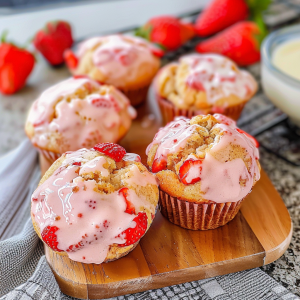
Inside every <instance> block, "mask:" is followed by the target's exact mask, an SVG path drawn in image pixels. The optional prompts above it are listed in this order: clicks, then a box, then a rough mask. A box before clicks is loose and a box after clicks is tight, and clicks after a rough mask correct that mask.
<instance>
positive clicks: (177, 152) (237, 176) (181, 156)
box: [146, 114, 260, 203]
mask: <svg viewBox="0 0 300 300" xmlns="http://www.w3.org/2000/svg"><path fill="white" fill-rule="evenodd" d="M257 146H258V143H257V141H256V140H255V139H254V138H253V137H251V136H250V135H248V134H247V133H246V132H244V131H242V130H241V129H239V128H237V127H236V123H235V122H234V121H233V120H231V119H230V118H227V117H225V116H224V115H220V114H214V115H213V116H212V115H206V116H204V115H199V116H196V117H193V118H192V119H187V118H185V117H178V118H176V119H175V120H174V121H173V122H170V123H169V124H167V125H166V126H165V127H163V128H161V129H160V130H159V131H158V133H157V134H156V135H155V137H154V139H153V141H152V143H151V144H150V145H149V146H148V148H147V150H146V154H147V155H148V165H149V166H150V167H151V169H152V172H154V173H157V174H156V176H157V179H158V180H159V184H160V188H161V189H162V190H163V191H165V192H166V193H168V194H169V195H171V196H173V197H177V198H179V199H182V200H187V201H190V202H203V203H213V202H216V203H224V202H237V201H239V200H241V199H243V198H244V197H245V196H246V195H247V194H248V193H249V192H250V191H251V189H252V186H253V185H254V184H255V182H256V181H257V180H259V178H260V165H259V162H258V159H259V152H258V149H257Z"/></svg>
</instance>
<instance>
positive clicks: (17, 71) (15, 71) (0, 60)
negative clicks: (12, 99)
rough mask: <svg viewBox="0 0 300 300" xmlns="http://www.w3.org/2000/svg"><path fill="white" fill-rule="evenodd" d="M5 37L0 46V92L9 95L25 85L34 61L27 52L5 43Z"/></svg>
mask: <svg viewBox="0 0 300 300" xmlns="http://www.w3.org/2000/svg"><path fill="white" fill-rule="evenodd" d="M5 37H6V34H4V35H3V36H2V39H1V44H0V91H1V93H3V94H6V95H10V94H14V93H15V92H17V91H18V90H20V89H21V88H22V87H23V86H24V85H25V83H26V80H27V78H28V76H29V75H30V73H31V71H32V69H33V67H34V63H35V59H34V56H33V55H32V53H30V52H29V51H27V50H25V49H23V48H19V47H17V46H16V45H14V44H11V43H8V42H6V41H5Z"/></svg>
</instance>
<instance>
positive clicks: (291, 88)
mask: <svg viewBox="0 0 300 300" xmlns="http://www.w3.org/2000/svg"><path fill="white" fill-rule="evenodd" d="M289 40H300V25H296V26H290V27H286V28H283V29H280V30H277V31H274V32H273V33H271V34H270V35H268V36H267V37H266V38H265V40H264V42H263V44H262V47H261V53H262V63H261V68H262V70H261V77H262V79H261V80H262V86H263V89H264V92H265V94H266V95H267V96H268V98H269V99H270V100H271V101H272V102H273V103H274V105H276V106H277V107H278V108H280V109H281V110H282V111H283V112H284V113H286V114H287V115H288V116H289V117H290V118H291V120H292V122H294V123H295V124H296V125H298V126H300V81H299V80H297V79H295V78H293V77H291V76H289V75H287V74H285V73H283V72H282V71H281V70H279V69H278V68H277V67H275V66H274V64H273V63H272V56H273V53H274V51H275V50H276V49H277V47H278V46H280V45H282V44H283V43H286V42H287V41H289ZM295 67H296V68H300V66H295Z"/></svg>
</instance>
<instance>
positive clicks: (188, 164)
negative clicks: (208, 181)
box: [179, 159, 202, 185]
mask: <svg viewBox="0 0 300 300" xmlns="http://www.w3.org/2000/svg"><path fill="white" fill-rule="evenodd" d="M195 168H196V172H195V173H196V177H194V178H192V179H191V180H190V181H189V182H187V176H188V175H189V172H190V171H191V169H192V170H195ZM201 171H202V160H193V159H188V160H186V161H185V162H184V163H183V164H182V165H181V167H180V169H179V178H180V181H181V182H182V183H183V184H186V185H188V184H193V183H196V182H198V181H200V180H201V177H200V176H197V175H200V174H201Z"/></svg>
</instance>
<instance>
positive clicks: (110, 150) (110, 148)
mask: <svg viewBox="0 0 300 300" xmlns="http://www.w3.org/2000/svg"><path fill="white" fill-rule="evenodd" d="M94 149H95V150H96V151H98V152H101V153H103V154H105V155H107V156H109V157H111V158H112V159H113V160H115V161H116V162H119V161H121V160H122V158H123V157H124V155H125V154H126V150H125V149H124V148H123V147H121V146H120V145H117V144H114V143H100V144H97V145H95V146H94Z"/></svg>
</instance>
